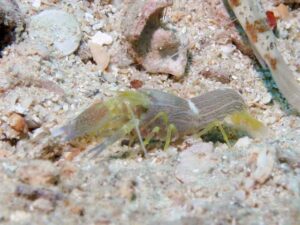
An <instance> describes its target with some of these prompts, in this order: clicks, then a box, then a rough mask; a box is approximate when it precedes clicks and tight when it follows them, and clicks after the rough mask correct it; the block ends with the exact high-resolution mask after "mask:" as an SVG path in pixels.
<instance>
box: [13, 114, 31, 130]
mask: <svg viewBox="0 0 300 225" xmlns="http://www.w3.org/2000/svg"><path fill="white" fill-rule="evenodd" d="M8 121H9V125H10V126H11V127H12V128H13V129H14V130H15V131H17V132H20V133H21V132H24V131H25V129H26V128H27V125H26V121H25V119H24V117H23V116H21V115H19V114H17V113H13V114H12V115H11V116H10V117H9V119H8Z"/></svg>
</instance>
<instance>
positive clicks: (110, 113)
mask: <svg viewBox="0 0 300 225" xmlns="http://www.w3.org/2000/svg"><path fill="white" fill-rule="evenodd" d="M226 118H227V119H229V120H230V121H231V124H232V125H233V126H236V127H238V128H240V129H244V130H246V131H247V132H249V133H250V134H254V133H256V132H260V130H262V129H263V128H264V126H263V124H262V123H260V122H259V121H257V120H256V119H255V118H253V117H252V116H251V115H250V114H249V113H248V112H247V110H246V105H245V103H244V101H243V99H242V97H241V95H240V94H239V93H237V92H236V91H234V90H232V89H219V90H215V91H211V92H208V93H206V94H204V95H201V96H197V97H194V98H191V99H183V98H180V97H177V96H175V95H173V94H169V93H166V92H163V91H160V90H155V89H142V90H139V91H124V92H119V93H118V95H117V96H116V97H113V98H111V99H109V100H107V101H105V102H97V103H94V104H92V105H91V106H90V107H88V108H87V109H86V110H84V111H83V112H82V113H81V114H80V115H79V116H77V117H76V118H75V119H73V120H71V121H70V122H69V123H67V124H66V125H65V126H63V127H61V128H58V129H54V130H53V132H52V135H53V136H59V137H61V138H62V140H64V141H69V140H72V139H74V138H77V137H82V136H85V135H94V136H97V137H100V138H105V139H104V141H103V142H102V143H101V144H100V145H97V146H96V147H95V148H93V149H92V151H95V152H97V153H99V152H101V151H102V150H104V149H105V148H106V147H107V146H109V145H110V144H112V143H114V142H115V141H117V140H119V139H121V138H123V137H124V136H126V135H128V134H129V133H132V131H135V133H136V135H133V136H134V137H136V138H137V139H138V140H139V141H140V142H141V145H142V148H143V149H144V151H145V148H144V144H147V143H148V142H149V140H150V139H151V138H155V139H162V140H164V139H165V141H166V145H165V148H167V147H168V145H169V143H170V141H171V140H172V139H176V138H178V137H182V136H184V135H189V134H194V133H197V132H199V131H201V130H202V131H203V130H204V131H206V129H208V128H209V127H211V125H214V124H216V122H220V121H223V120H224V119H226ZM221 132H222V130H221ZM222 133H223V134H224V132H222ZM224 135H225V134H224ZM143 140H144V141H143Z"/></svg>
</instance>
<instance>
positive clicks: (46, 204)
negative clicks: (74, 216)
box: [30, 198, 54, 213]
mask: <svg viewBox="0 0 300 225" xmlns="http://www.w3.org/2000/svg"><path fill="white" fill-rule="evenodd" d="M30 209H31V210H38V211H41V212H45V213H50V212H52V211H53V210H54V205H53V203H52V202H51V201H49V200H48V199H44V198H39V199H37V200H35V201H34V202H33V203H32V204H31V205H30Z"/></svg>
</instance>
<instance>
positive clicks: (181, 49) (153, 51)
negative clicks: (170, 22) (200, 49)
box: [124, 0, 188, 77]
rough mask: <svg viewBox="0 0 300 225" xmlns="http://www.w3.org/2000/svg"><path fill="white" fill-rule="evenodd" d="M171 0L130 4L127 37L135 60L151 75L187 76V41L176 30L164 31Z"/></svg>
mask: <svg viewBox="0 0 300 225" xmlns="http://www.w3.org/2000/svg"><path fill="white" fill-rule="evenodd" d="M172 3H173V2H172V1H170V0H144V1H135V0H133V1H131V3H130V4H129V8H128V10H127V15H126V17H125V18H126V20H125V21H124V34H125V36H126V38H127V41H128V42H129V43H130V47H129V53H130V54H131V56H132V57H133V59H134V60H135V61H136V62H137V63H138V64H140V65H142V66H143V67H144V68H145V69H146V70H147V71H148V72H150V73H167V74H172V75H174V76H176V77H181V76H183V75H184V72H185V68H186V64H187V46H188V43H187V41H183V38H182V37H179V36H178V35H176V33H175V32H174V31H173V30H167V29H165V28H162V25H161V20H160V19H161V17H162V14H163V10H164V8H166V7H168V6H171V5H172Z"/></svg>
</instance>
